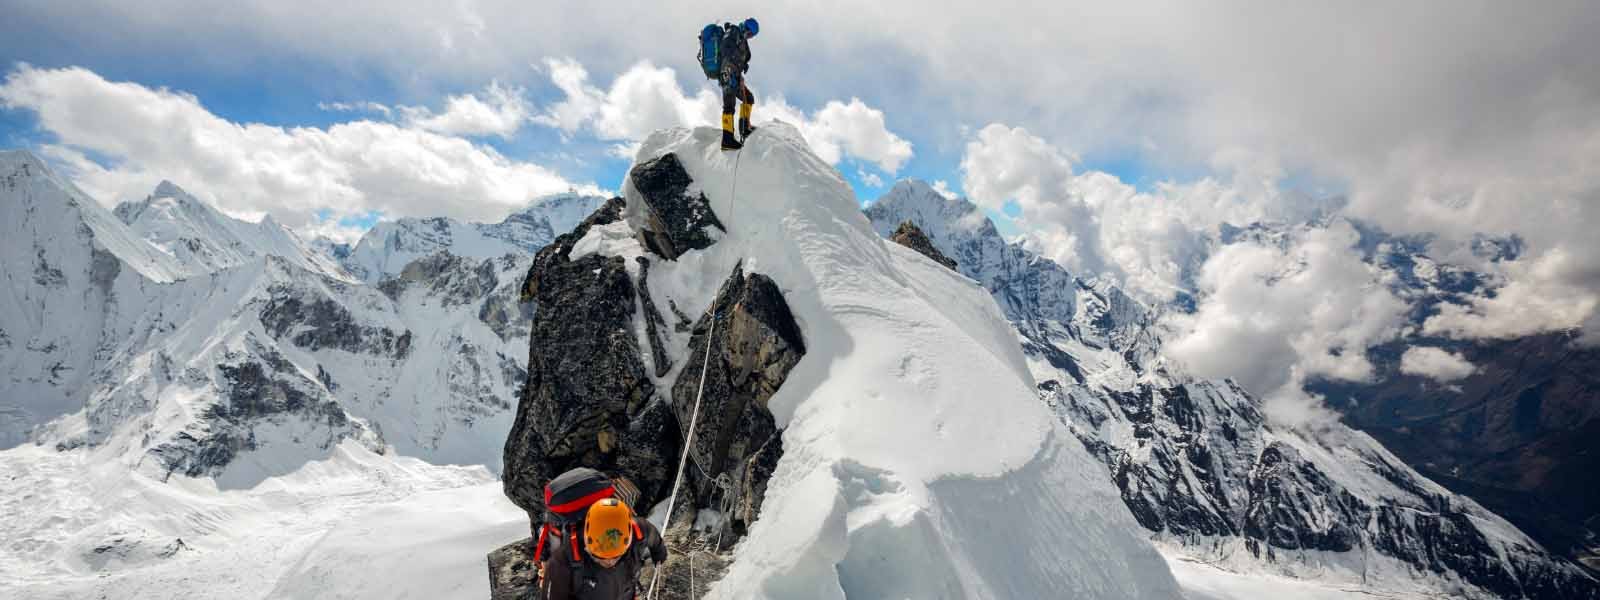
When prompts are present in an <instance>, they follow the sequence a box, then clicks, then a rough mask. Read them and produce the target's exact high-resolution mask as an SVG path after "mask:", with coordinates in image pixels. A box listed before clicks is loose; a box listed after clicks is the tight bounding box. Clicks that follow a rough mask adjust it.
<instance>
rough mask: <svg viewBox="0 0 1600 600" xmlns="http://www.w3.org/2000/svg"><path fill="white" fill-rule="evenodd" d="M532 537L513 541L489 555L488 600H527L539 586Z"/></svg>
mask: <svg viewBox="0 0 1600 600" xmlns="http://www.w3.org/2000/svg"><path fill="white" fill-rule="evenodd" d="M532 542H533V539H532V538H528V539H523V540H517V541H515V542H512V543H510V544H506V545H504V546H501V547H499V548H496V549H495V551H494V552H490V553H489V598H490V600H523V599H524V598H531V597H532V596H533V593H534V592H535V591H536V590H535V586H537V585H538V584H539V569H538V567H537V565H534V564H533V560H532V558H530V557H532V556H533V546H532V545H531V544H532Z"/></svg>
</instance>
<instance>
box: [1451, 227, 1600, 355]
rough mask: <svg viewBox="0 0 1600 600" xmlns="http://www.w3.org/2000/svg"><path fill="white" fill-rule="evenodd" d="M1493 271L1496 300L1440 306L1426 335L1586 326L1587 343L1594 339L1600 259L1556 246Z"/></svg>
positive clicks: (1514, 333)
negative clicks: (1496, 280) (1497, 279)
mask: <svg viewBox="0 0 1600 600" xmlns="http://www.w3.org/2000/svg"><path fill="white" fill-rule="evenodd" d="M1488 267H1489V268H1492V269H1494V270H1495V271H1496V272H1497V273H1498V274H1499V275H1501V278H1502V281H1503V285H1500V286H1499V287H1498V288H1496V289H1495V290H1494V294H1493V295H1492V296H1491V295H1485V296H1478V297H1474V298H1471V299H1469V300H1468V303H1467V304H1450V303H1447V304H1441V305H1440V306H1439V311H1438V313H1437V314H1435V315H1433V316H1431V317H1428V319H1427V321H1425V322H1424V323H1423V331H1424V332H1426V333H1429V334H1435V335H1445V336H1449V337H1453V338H1458V339H1476V338H1516V337H1522V336H1527V335H1532V334H1536V333H1541V332H1546V331H1563V330H1570V329H1579V328H1585V329H1586V331H1585V334H1586V337H1587V339H1588V341H1590V342H1593V341H1595V340H1594V338H1593V336H1594V335H1595V334H1596V333H1597V331H1596V329H1597V327H1596V326H1597V325H1600V323H1596V321H1597V320H1600V314H1597V313H1600V310H1597V309H1600V293H1597V292H1596V289H1597V287H1600V286H1595V285H1593V283H1592V282H1594V281H1595V280H1596V279H1600V259H1596V258H1594V257H1589V258H1587V259H1586V258H1581V257H1577V256H1574V255H1572V254H1571V252H1570V251H1569V250H1567V249H1566V248H1565V247H1557V248H1555V249H1552V250H1550V251H1548V252H1546V253H1544V254H1542V255H1540V256H1538V257H1534V258H1527V259H1522V260H1516V261H1510V262H1505V263H1491V264H1490V265H1488Z"/></svg>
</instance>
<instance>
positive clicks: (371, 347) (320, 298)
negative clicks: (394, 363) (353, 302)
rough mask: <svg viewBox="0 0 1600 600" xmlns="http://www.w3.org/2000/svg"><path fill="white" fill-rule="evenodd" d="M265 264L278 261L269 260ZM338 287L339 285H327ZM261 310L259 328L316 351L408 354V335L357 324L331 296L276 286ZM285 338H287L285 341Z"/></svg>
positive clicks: (396, 357) (398, 356)
mask: <svg viewBox="0 0 1600 600" xmlns="http://www.w3.org/2000/svg"><path fill="white" fill-rule="evenodd" d="M267 260H268V261H274V260H277V259H276V258H275V257H269V258H268V259H267ZM327 285H329V286H330V287H334V288H336V289H337V288H339V287H341V286H342V284H338V283H336V282H331V281H330V282H327ZM269 293H270V294H271V298H270V299H268V300H267V302H266V303H265V305H264V306H262V308H261V313H260V318H261V325H262V327H264V328H265V329H266V331H267V333H268V334H271V335H272V337H273V339H276V340H279V341H288V342H289V343H292V344H294V345H295V346H298V347H300V348H304V349H306V350H310V351H313V352H315V351H317V350H320V349H322V348H337V349H339V350H344V351H346V352H350V353H353V354H369V355H375V356H382V357H385V358H392V359H396V360H399V359H404V358H405V357H406V356H409V355H410V353H411V332H410V331H409V330H407V331H400V332H396V331H394V330H391V329H388V328H385V327H373V326H369V325H363V324H361V323H360V322H358V321H357V320H356V318H355V315H353V314H351V312H350V310H349V309H347V308H345V307H344V305H342V304H340V303H339V301H338V300H336V299H335V298H333V297H330V296H325V295H318V294H314V293H310V292H307V291H306V290H305V289H303V288H302V287H299V286H295V285H290V284H277V285H274V286H273V287H272V289H270V290H269ZM286 338H287V339H286Z"/></svg>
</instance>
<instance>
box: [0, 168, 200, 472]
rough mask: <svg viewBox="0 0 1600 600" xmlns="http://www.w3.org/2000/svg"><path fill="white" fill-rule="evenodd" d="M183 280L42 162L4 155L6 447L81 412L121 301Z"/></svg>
mask: <svg viewBox="0 0 1600 600" xmlns="http://www.w3.org/2000/svg"><path fill="white" fill-rule="evenodd" d="M183 272H184V269H183V268H182V266H181V265H180V264H179V263H178V262H177V261H175V260H173V258H172V257H170V256H167V255H166V254H163V253H161V252H160V251H159V250H157V249H155V248H154V247H151V246H150V245H149V244H146V243H145V242H144V241H143V240H141V239H139V238H138V236H136V235H134V234H133V233H132V232H130V231H128V229H127V228H126V227H124V226H123V224H122V223H121V222H120V221H118V220H117V219H116V217H114V216H112V215H111V213H110V212H109V211H107V210H105V209H104V208H103V207H101V206H100V205H99V204H98V203H96V202H95V201H94V200H91V199H90V198H89V197H87V196H85V195H84V194H83V192H81V191H78V189H77V188H76V187H74V186H73V185H72V184H70V183H68V182H66V181H64V180H62V179H60V178H58V177H56V176H55V175H54V174H53V173H51V172H50V170H49V169H48V168H46V167H45V165H44V163H43V162H41V161H39V159H38V158H36V157H34V156H33V155H31V154H29V153H26V152H20V151H10V152H3V153H0V287H3V288H4V289H3V290H0V448H8V447H11V446H15V445H17V444H19V443H22V441H23V439H25V437H26V435H27V432H28V431H29V430H30V429H32V428H33V427H36V426H38V425H41V424H43V423H45V422H48V421H49V420H50V419H53V418H55V417H57V416H60V415H62V414H66V413H68V412H72V411H74V410H77V409H78V408H80V407H82V406H83V403H84V400H85V398H86V394H87V391H88V388H89V387H90V385H91V384H92V382H93V379H92V375H93V367H94V365H95V363H96V360H97V356H98V355H100V354H101V353H102V352H104V351H105V349H106V348H107V347H108V346H111V345H114V344H116V343H117V342H118V340H117V339H116V338H115V337H112V336H108V335H106V333H107V332H106V330H105V327H104V325H105V324H106V323H107V322H110V321H115V320H116V319H117V318H118V315H121V314H125V313H126V312H128V310H130V308H129V307H125V306H123V300H122V298H123V297H124V296H130V295H131V296H138V295H140V294H142V293H143V291H144V290H146V289H149V288H151V287H154V286H156V285H157V283H158V282H165V281H171V280H173V279H175V278H177V277H178V276H180V275H181V274H182V273H183ZM131 310H139V308H138V307H133V308H132V309H131Z"/></svg>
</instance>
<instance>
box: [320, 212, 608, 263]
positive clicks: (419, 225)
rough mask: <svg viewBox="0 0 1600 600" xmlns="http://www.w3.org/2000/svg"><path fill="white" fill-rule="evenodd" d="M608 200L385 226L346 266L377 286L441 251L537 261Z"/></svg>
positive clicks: (352, 253) (367, 238) (362, 244)
mask: <svg viewBox="0 0 1600 600" xmlns="http://www.w3.org/2000/svg"><path fill="white" fill-rule="evenodd" d="M605 200H606V199H605V198H603V197H601V196H590V195H584V194H577V193H568V194H556V195H553V196H546V197H543V198H539V199H536V200H534V201H533V202H532V203H531V204H529V206H528V207H527V208H525V209H523V210H520V211H517V212H515V213H512V214H511V215H510V216H508V217H506V218H505V219H504V220H502V221H500V222H499V223H463V222H461V221H457V220H455V219H451V218H448V217H430V218H424V219H418V218H411V217H407V218H403V219H398V220H394V221H380V222H378V223H377V224H376V225H373V227H372V229H370V230H368V231H367V233H366V234H364V235H362V236H361V240H360V241H358V242H356V244H355V246H353V247H352V248H351V249H350V252H349V255H348V256H346V257H344V258H342V259H341V261H340V262H341V263H342V264H343V266H344V267H345V268H346V269H347V270H349V271H350V272H351V273H353V274H355V275H356V276H357V277H359V278H360V279H362V280H364V281H367V282H376V281H379V280H381V279H383V278H384V277H387V276H393V275H397V274H399V273H400V271H401V270H402V269H404V268H405V266H406V265H408V264H410V263H411V262H412V261H414V260H417V259H419V258H422V257H424V256H428V255H430V254H434V253H436V252H440V251H448V252H450V253H451V254H453V255H455V256H460V257H464V258H473V259H480V260H481V259H487V258H498V257H501V256H505V255H508V254H510V255H518V256H521V255H528V256H531V255H533V253H534V252H537V251H538V250H539V249H540V248H543V247H544V246H545V244H549V243H550V241H551V240H554V239H555V237H556V236H557V235H559V234H562V233H566V232H567V231H568V230H570V229H572V227H573V226H574V225H577V224H578V222H579V221H582V220H583V218H584V217H587V216H589V213H592V212H594V210H595V209H596V208H599V207H600V205H601V204H602V203H604V202H605Z"/></svg>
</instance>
